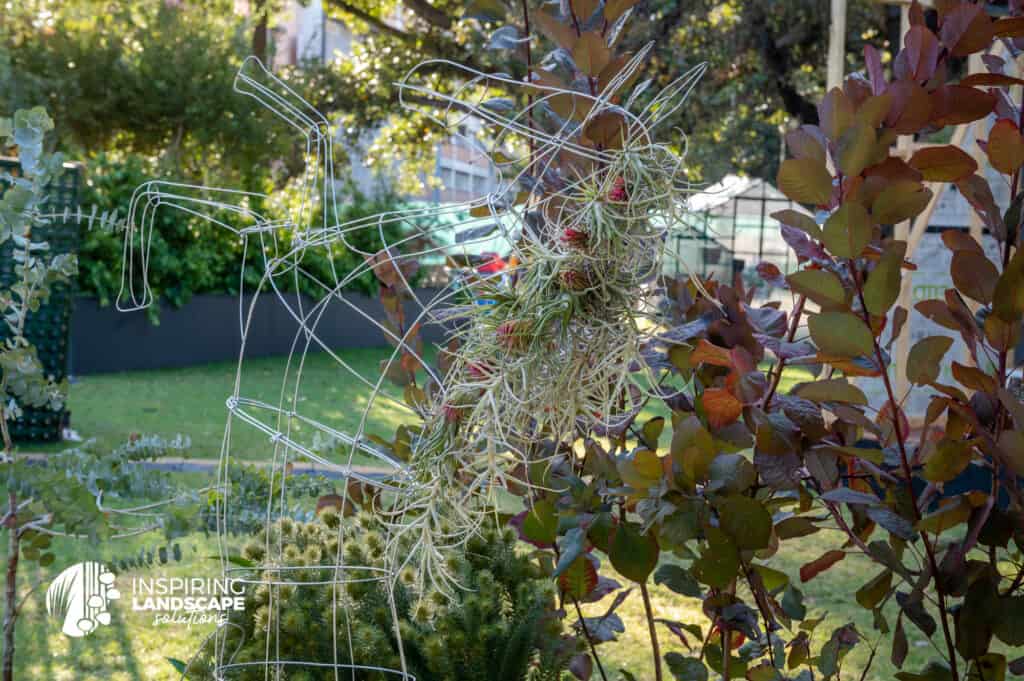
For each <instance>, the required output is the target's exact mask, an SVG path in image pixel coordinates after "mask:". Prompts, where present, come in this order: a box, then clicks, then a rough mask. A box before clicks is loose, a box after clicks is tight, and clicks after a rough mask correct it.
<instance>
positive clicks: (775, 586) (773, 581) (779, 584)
mask: <svg viewBox="0 0 1024 681" xmlns="http://www.w3.org/2000/svg"><path fill="white" fill-rule="evenodd" d="M751 567H753V569H754V572H756V573H757V574H758V575H759V576H760V577H761V582H763V583H764V588H766V589H768V591H769V592H770V593H775V592H777V591H779V590H781V589H784V588H786V587H787V586H789V575H787V574H786V573H785V572H782V571H781V570H776V569H774V568H770V567H768V566H767V565H753V566H751Z"/></svg>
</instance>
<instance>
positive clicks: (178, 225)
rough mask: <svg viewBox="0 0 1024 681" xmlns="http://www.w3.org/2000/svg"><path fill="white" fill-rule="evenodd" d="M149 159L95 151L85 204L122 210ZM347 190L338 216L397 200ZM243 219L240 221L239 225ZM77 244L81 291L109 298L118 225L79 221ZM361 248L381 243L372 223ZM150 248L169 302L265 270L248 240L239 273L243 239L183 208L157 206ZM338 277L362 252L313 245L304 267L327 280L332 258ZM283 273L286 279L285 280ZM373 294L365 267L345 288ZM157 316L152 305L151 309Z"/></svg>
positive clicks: (312, 291)
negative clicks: (107, 228)
mask: <svg viewBox="0 0 1024 681" xmlns="http://www.w3.org/2000/svg"><path fill="white" fill-rule="evenodd" d="M153 168H154V164H152V163H151V162H150V161H149V160H148V159H145V158H143V157H140V156H134V155H129V156H127V157H125V158H115V157H113V156H111V155H109V154H100V155H99V156H97V157H96V159H94V160H93V161H91V162H90V163H89V164H88V172H87V183H86V186H85V188H84V191H83V196H82V205H83V206H86V207H89V209H90V210H91V206H94V205H95V206H96V207H97V208H98V211H99V212H102V211H114V210H117V211H118V214H119V216H122V217H123V216H124V215H125V214H126V212H127V209H128V205H129V203H130V201H131V197H132V192H134V191H135V188H136V187H138V186H139V185H141V184H142V183H143V182H146V181H147V180H150V179H153V177H154V170H153ZM346 194H347V195H348V196H349V197H350V198H349V199H348V200H346V201H345V202H343V203H342V205H341V206H339V211H340V213H341V214H340V215H339V221H340V222H344V221H347V220H351V219H355V218H359V217H363V216H368V215H373V214H376V213H379V212H382V211H388V210H396V209H398V208H400V207H401V205H402V204H401V201H400V200H399V199H398V198H397V197H396V196H395V195H394V194H393V193H391V192H389V191H387V190H383V189H382V190H381V191H380V192H378V194H377V195H376V196H374V197H373V198H368V197H366V196H363V195H362V194H360V193H358V192H357V191H354V190H351V189H349V190H348V191H347V192H346ZM277 196H279V197H280V198H279V199H278V198H275V200H280V201H281V203H282V204H284V203H287V202H289V201H293V200H297V196H295V195H294V192H291V191H290V190H289V189H288V188H285V189H284V190H282V191H280V192H278V195H277ZM283 207H284V206H283V205H280V206H253V208H254V209H257V210H265V211H269V212H271V213H272V214H276V213H280V212H283V211H282V209H283ZM219 217H220V218H221V219H222V220H223V221H224V222H227V223H229V224H236V223H237V220H236V218H235V217H234V216H233V215H224V216H219ZM320 219H321V213H319V210H318V212H317V214H315V215H314V217H313V220H314V224H318V222H319V220H320ZM239 226H241V225H239ZM82 229H83V234H82V244H81V251H80V259H79V262H80V269H79V279H78V285H79V292H80V293H82V294H85V295H91V296H95V297H96V298H98V299H99V301H100V303H101V304H103V305H109V304H112V303H113V301H114V300H115V299H116V297H117V293H118V290H119V289H120V286H121V259H122V256H123V235H122V234H121V233H120V232H112V231H105V230H101V229H89V228H88V227H87V226H86V225H83V226H82ZM400 233H401V228H400V227H397V226H391V227H386V228H385V229H384V235H385V238H386V239H387V240H388V241H392V240H394V239H396V238H398V237H399V236H400ZM348 238H349V241H350V242H352V243H353V244H354V245H355V246H356V247H357V248H358V249H360V250H364V251H368V252H373V251H376V250H378V249H379V248H381V245H382V241H381V237H380V234H379V232H378V231H377V230H364V231H362V232H359V233H354V234H352V235H351V236H349V237H348ZM152 239H153V240H152V247H151V251H150V267H149V282H150V286H151V288H152V290H153V294H154V296H155V297H157V298H158V299H161V300H164V301H167V302H169V303H171V304H173V305H176V306H181V305H184V304H185V303H187V302H188V301H189V299H191V297H192V296H194V295H196V294H200V293H228V294H237V293H238V292H239V288H240V283H241V285H242V286H244V288H245V290H246V291H247V292H251V291H253V290H255V288H256V287H257V286H258V285H259V282H260V278H261V276H262V273H263V267H262V262H261V258H259V257H258V256H256V255H255V254H254V246H255V245H256V242H255V241H253V242H252V243H250V247H249V252H248V255H247V261H246V264H247V267H246V270H245V279H244V281H241V280H240V277H239V266H240V263H241V261H242V252H243V248H242V241H241V239H240V238H239V237H238V236H236V235H235V234H233V233H232V232H230V231H228V230H226V229H223V228H221V227H217V226H215V225H211V224H209V223H207V222H204V221H202V220H199V219H198V218H191V217H190V216H188V215H187V214H185V213H182V212H181V211H176V210H173V209H163V210H160V211H159V212H158V214H157V216H156V220H155V223H154V230H153V237H152ZM278 239H279V243H280V244H281V245H280V248H282V249H285V250H287V248H288V247H289V246H290V243H291V234H290V233H289V232H288V231H287V230H281V232H280V233H279V234H278ZM332 259H333V263H334V267H335V268H336V269H337V272H338V273H339V276H343V274H344V273H345V272H349V271H351V270H352V268H355V267H357V266H359V265H360V264H361V263H362V261H363V258H362V256H361V255H359V254H358V253H355V252H353V251H351V250H349V248H348V247H346V246H345V245H344V244H342V243H340V242H339V243H336V244H334V245H333V246H332V247H331V250H330V254H329V255H328V252H327V250H326V249H311V250H310V251H309V252H307V254H306V255H305V256H304V258H303V262H302V266H303V268H304V269H306V270H307V271H309V272H310V273H311V274H313V275H314V276H316V277H317V278H319V279H321V280H322V281H332V280H333V278H334V277H333V274H332V273H331V260H332ZM285 280H287V281H285ZM278 284H279V286H283V287H285V288H286V290H294V289H295V288H296V286H297V287H298V289H299V290H301V291H302V292H303V293H306V294H308V295H311V296H313V297H314V298H319V297H321V296H322V294H323V292H322V289H321V288H320V287H319V286H317V285H315V284H313V283H312V282H310V281H308V280H306V279H303V278H300V279H299V281H298V283H297V285H296V282H295V281H294V279H291V278H290V277H282V278H280V279H279V280H278ZM346 290H350V291H359V292H362V293H366V294H370V295H373V294H375V293H376V290H377V283H376V281H375V279H374V277H373V275H372V273H369V272H367V273H366V274H364V275H363V276H361V277H359V278H358V279H356V280H355V281H353V282H352V284H351V285H350V286H348V287H347V288H346ZM153 310H154V312H153V314H154V321H155V320H156V317H155V314H156V311H155V310H156V308H155V307H154V308H153Z"/></svg>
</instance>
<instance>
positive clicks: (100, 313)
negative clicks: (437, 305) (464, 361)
mask: <svg viewBox="0 0 1024 681" xmlns="http://www.w3.org/2000/svg"><path fill="white" fill-rule="evenodd" d="M437 293H438V291H437V290H434V289H420V290H417V291H416V295H417V296H418V297H419V299H420V300H421V301H424V302H426V301H429V300H430V299H431V298H433V297H434V296H435V295H437ZM345 300H346V301H347V303H350V304H351V306H354V307H355V308H356V309H353V307H351V306H350V305H349V304H346V303H343V302H341V301H338V300H332V301H331V302H329V303H328V304H327V309H326V310H324V312H323V315H322V316H320V319H319V322H318V323H317V324H316V334H317V337H318V338H319V339H320V340H321V341H323V342H324V343H325V344H326V345H328V346H329V347H331V348H354V347H379V346H383V345H386V344H387V339H386V338H385V336H384V333H383V332H382V331H381V330H380V329H379V328H377V327H376V326H375V325H374V324H373V323H372V322H371V321H370V319H376V320H381V319H383V318H384V309H383V307H382V306H381V303H380V301H379V300H377V299H376V298H369V297H367V296H363V295H359V294H349V295H345ZM251 301H252V297H251V296H245V297H244V299H243V304H242V306H241V310H240V306H239V300H238V297H237V296H232V295H198V296H195V297H194V298H193V299H192V300H191V301H190V302H189V303H187V304H186V305H184V306H182V307H180V308H178V307H173V306H172V305H169V304H164V305H163V306H162V308H161V310H160V323H159V325H153V324H152V323H151V322H150V321H149V319H148V318H147V316H146V312H144V311H138V312H119V311H118V310H117V309H116V308H114V307H101V306H100V305H99V304H98V302H97V301H96V300H95V299H92V298H84V297H83V298H78V299H76V300H75V307H74V314H73V315H72V319H71V352H70V357H69V365H70V366H69V373H71V374H73V375H75V374H77V375H83V374H95V373H103V372H110V371H130V370H138V369H164V368H172V367H182V366H191V365H195V364H203V363H206V362H218V361H225V360H236V359H238V353H239V346H240V341H241V335H240V330H239V329H240V322H239V320H240V318H244V316H245V315H246V314H247V313H248V310H249V305H250V303H251ZM288 301H289V304H290V306H291V307H292V308H293V309H298V306H299V300H298V299H297V296H296V295H295V294H288ZM301 305H302V308H301V309H302V310H304V311H305V313H306V314H309V311H310V310H311V309H312V308H313V307H314V306H315V305H316V302H315V301H314V300H313V299H311V298H308V297H306V296H302V297H301ZM418 311H419V306H418V305H416V304H415V303H414V302H413V301H410V302H409V303H408V304H407V319H408V320H409V322H410V323H412V321H413V320H415V318H416V315H417V314H418ZM360 313H362V314H360ZM364 315H366V316H364ZM367 317H369V318H370V319H367ZM298 333H299V324H298V323H297V322H296V321H295V319H294V318H293V316H292V314H291V313H289V311H288V309H287V308H286V306H285V305H284V304H283V303H282V301H281V300H279V299H278V298H277V297H276V296H275V295H274V294H263V295H261V296H260V297H259V299H258V300H257V302H256V307H255V309H254V311H253V315H252V325H251V327H250V331H249V337H248V342H247V344H246V357H268V356H274V355H287V354H288V353H289V352H290V351H291V349H292V346H293V344H294V343H296V342H298V343H300V344H302V345H305V338H304V337H302V338H300V339H299V340H298V341H296V335H297V334H298ZM422 336H423V339H424V340H425V341H427V342H440V341H441V340H443V338H444V330H443V328H442V327H441V326H440V325H438V324H424V325H423V327H422ZM316 350H319V348H318V347H316V345H315V344H314V345H311V346H310V351H311V352H312V351H316Z"/></svg>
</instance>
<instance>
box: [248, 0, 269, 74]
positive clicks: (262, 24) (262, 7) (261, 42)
mask: <svg viewBox="0 0 1024 681" xmlns="http://www.w3.org/2000/svg"><path fill="white" fill-rule="evenodd" d="M252 6H253V18H254V19H255V20H256V28H254V29H253V31H252V54H253V56H254V57H256V58H257V59H259V60H260V61H261V62H262V63H264V64H266V63H267V8H266V0H256V2H254V3H253V4H252Z"/></svg>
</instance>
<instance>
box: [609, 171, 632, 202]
mask: <svg viewBox="0 0 1024 681" xmlns="http://www.w3.org/2000/svg"><path fill="white" fill-rule="evenodd" d="M608 200H609V201H615V202H617V203H624V202H625V201H628V200H629V194H628V193H627V192H626V180H625V179H624V178H622V177H616V178H615V181H614V182H613V183H612V190H611V191H610V192H608Z"/></svg>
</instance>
